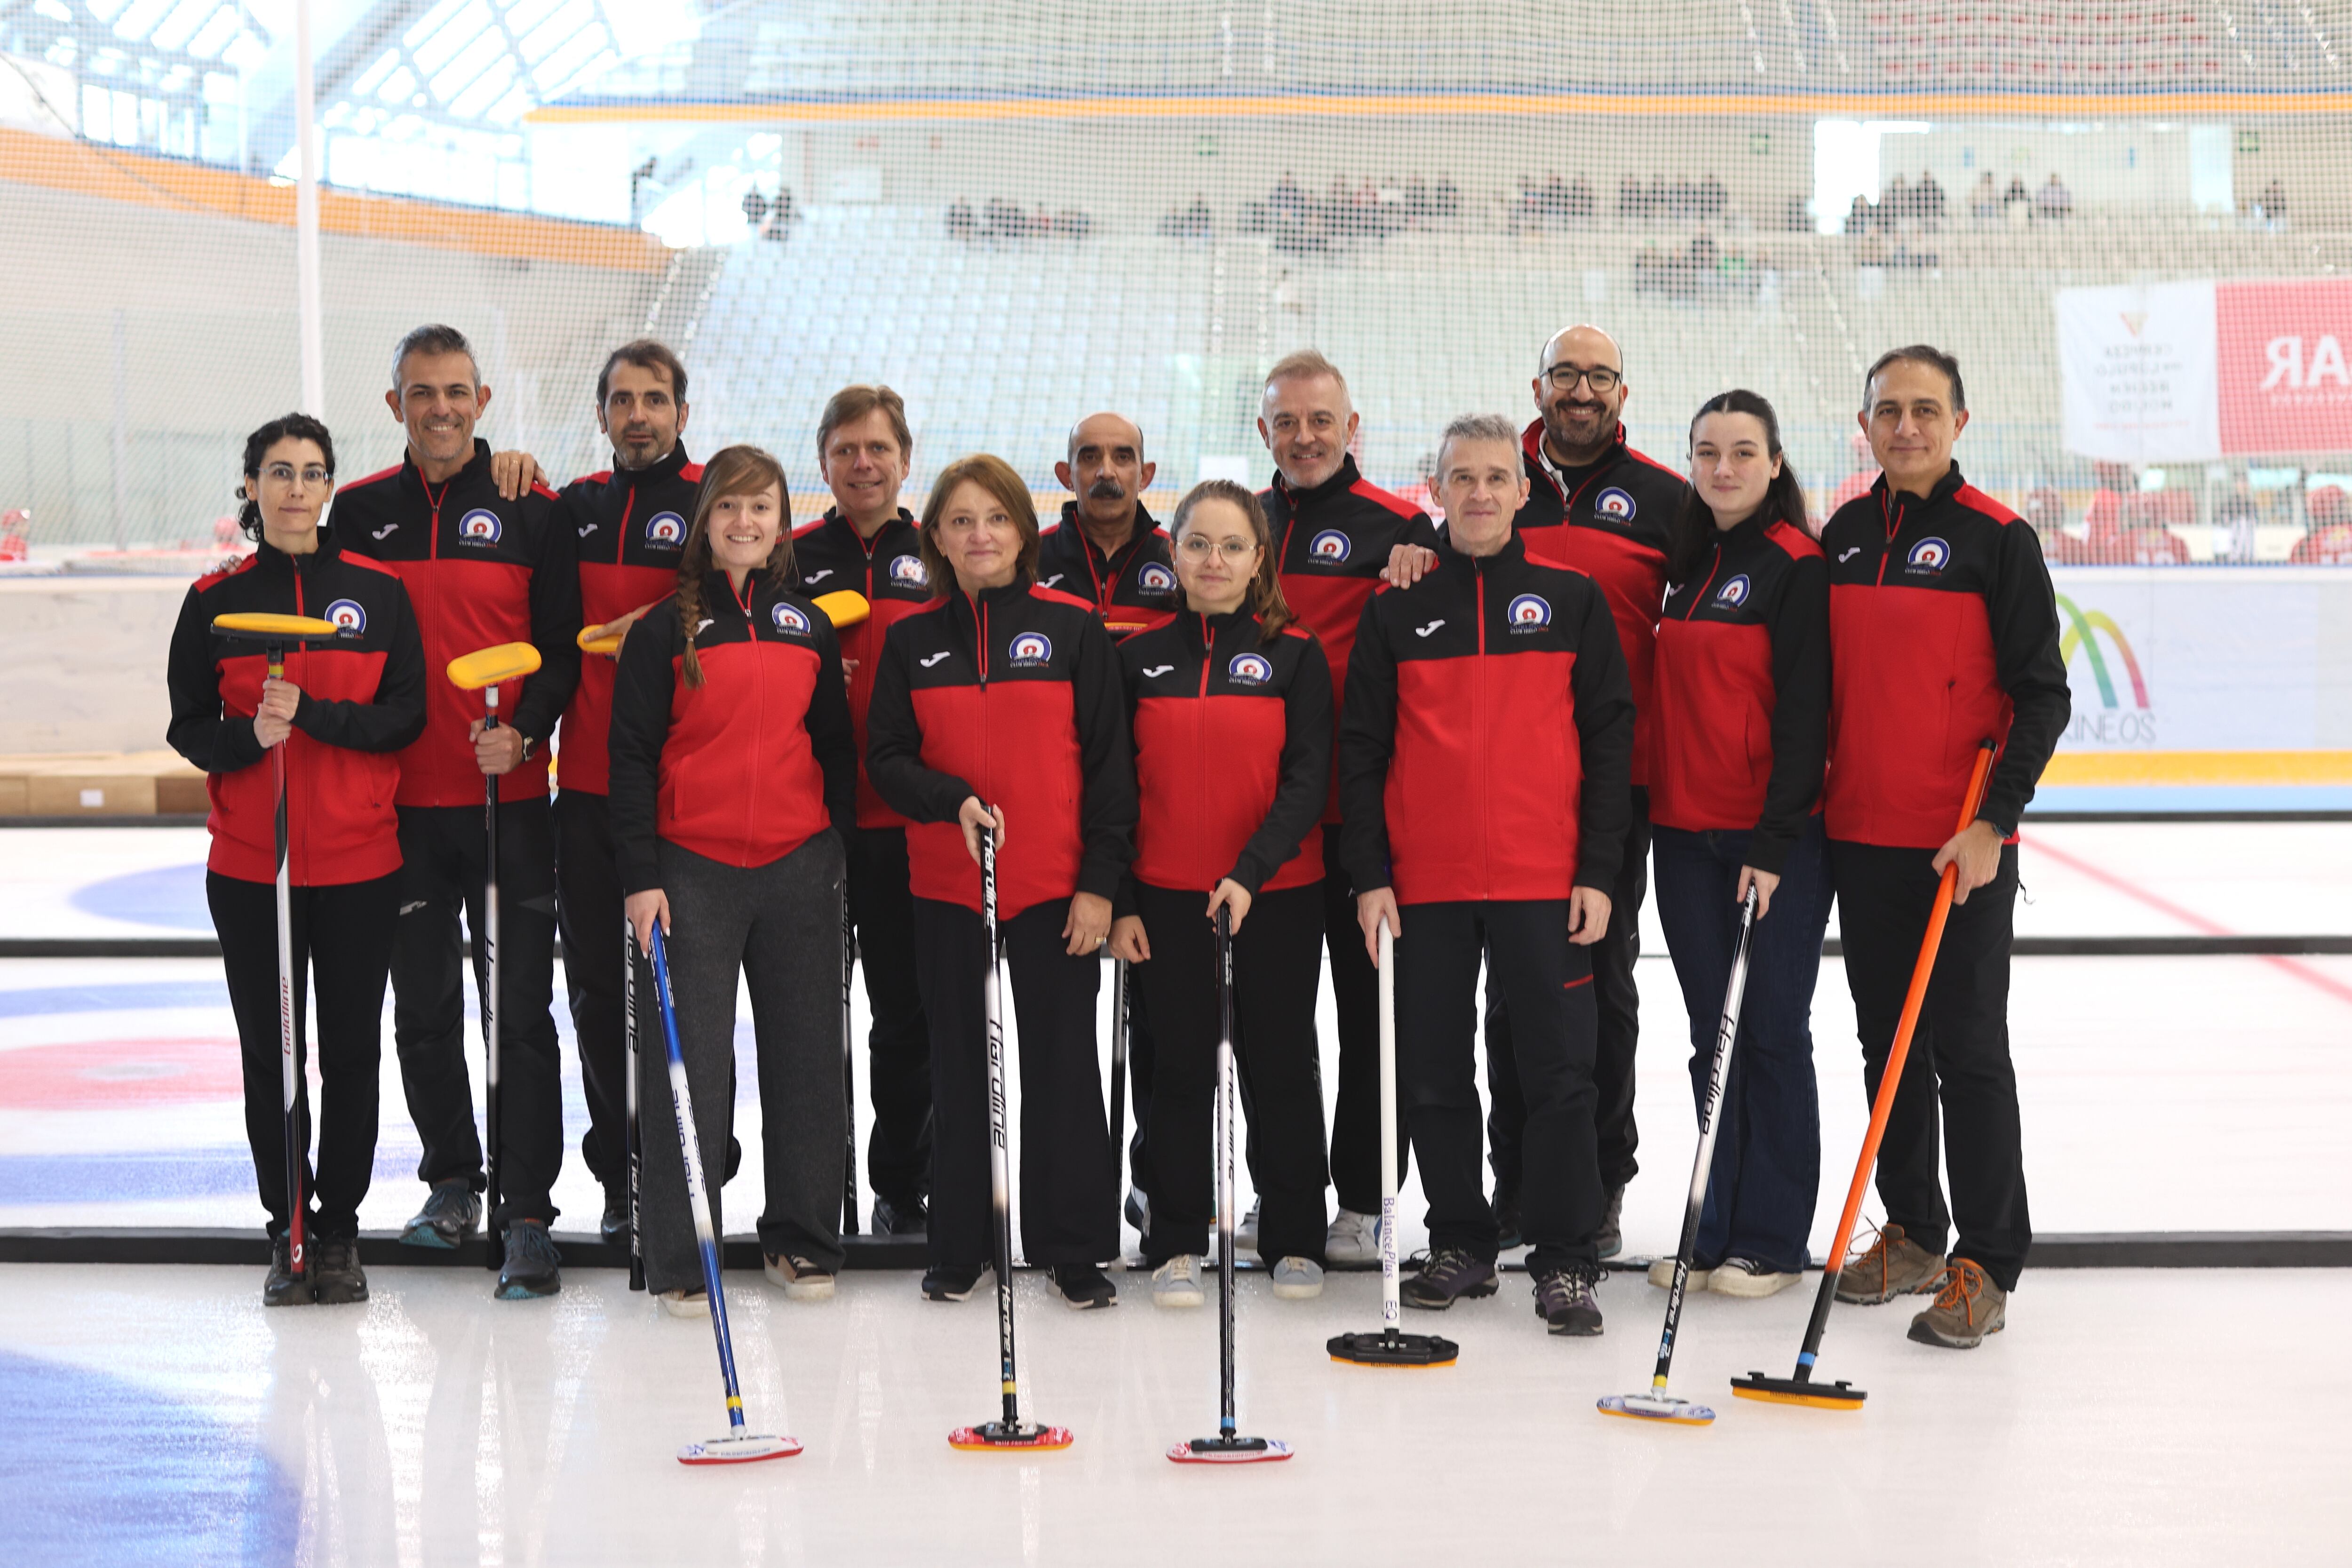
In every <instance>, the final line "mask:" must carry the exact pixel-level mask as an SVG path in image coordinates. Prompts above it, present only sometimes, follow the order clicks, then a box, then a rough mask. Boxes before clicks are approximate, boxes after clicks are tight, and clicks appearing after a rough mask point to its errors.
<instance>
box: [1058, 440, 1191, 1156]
mask: <svg viewBox="0 0 2352 1568" xmlns="http://www.w3.org/2000/svg"><path fill="white" fill-rule="evenodd" d="M1158 471H1159V465H1157V464H1155V463H1147V462H1145V461H1144V460H1143V432H1142V430H1140V429H1139V428H1138V427H1137V426H1136V424H1135V422H1134V421H1133V420H1131V419H1129V418H1126V417H1124V416H1121V415H1117V414H1089V415H1087V416H1086V417H1085V418H1084V419H1081V420H1079V421H1078V422H1077V423H1076V425H1074V426H1071V427H1070V450H1069V456H1068V457H1067V458H1066V459H1065V460H1063V461H1061V462H1058V463H1055V465H1054V478H1055V479H1056V480H1058V481H1059V482H1060V483H1061V485H1062V487H1063V488H1064V489H1067V490H1069V491H1070V492H1071V499H1070V500H1066V501H1064V502H1063V503H1062V516H1061V520H1060V521H1057V522H1055V523H1053V524H1052V525H1050V526H1049V527H1047V528H1046V530H1045V532H1044V534H1043V535H1042V536H1041V537H1040V538H1039V539H1038V541H1037V585H1038V586H1039V587H1041V588H1058V589H1060V590H1061V591H1062V592H1063V593H1065V594H1076V595H1078V596H1079V597H1081V598H1090V599H1092V600H1093V601H1094V603H1095V613H1096V614H1097V615H1098V616H1101V617H1102V620H1103V624H1104V625H1105V626H1108V627H1109V628H1110V634H1111V636H1112V637H1129V636H1131V635H1133V634H1134V633H1136V632H1139V631H1149V630H1150V628H1152V627H1153V626H1166V625H1167V624H1168V623H1169V622H1170V621H1171V620H1172V619H1174V618H1175V615H1176V597H1177V595H1176V567H1175V563H1173V562H1172V561H1171V559H1170V557H1169V554H1168V532H1167V531H1166V530H1165V529H1163V528H1161V527H1160V525H1159V524H1158V523H1156V522H1154V521H1151V513H1150V511H1148V510H1145V509H1144V505H1143V492H1144V491H1145V490H1147V489H1150V488H1151V478H1152V476H1153V475H1154V474H1155V473H1157V472H1158ZM1140 1109H1141V1107H1140V1105H1139V1106H1138V1110H1140Z"/></svg>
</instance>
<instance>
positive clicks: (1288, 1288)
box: [1274, 1258, 1323, 1301]
mask: <svg viewBox="0 0 2352 1568" xmlns="http://www.w3.org/2000/svg"><path fill="white" fill-rule="evenodd" d="M1274 1294H1275V1297H1276V1300H1284V1301H1311V1300H1314V1299H1315V1298H1316V1297H1318V1296H1320V1295H1321V1294H1323V1266H1322V1265H1321V1264H1319V1263H1318V1262H1316V1261H1315V1260H1314V1259H1313V1258H1284V1259H1282V1260H1281V1261H1280V1262H1279V1263H1276V1265H1275V1266H1274Z"/></svg>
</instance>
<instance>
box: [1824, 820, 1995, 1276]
mask: <svg viewBox="0 0 2352 1568" xmlns="http://www.w3.org/2000/svg"><path fill="white" fill-rule="evenodd" d="M1934 858H1935V851H1934V850H1931V849H1890V848H1885V847H1880V846H1877V845H1872V844H1848V843H1843V842H1841V841H1839V840H1837V839H1832V840H1831V841H1830V874H1831V878H1832V880H1833V881H1834V882H1835V883H1836V886H1837V900H1838V930H1839V932H1840V934H1841V935H1842V936H1843V939H1844V944H1845V978H1846V985H1847V987H1848V988H1849V989H1850V990H1852V991H1853V1011H1854V1023H1855V1027H1856V1029H1857V1030H1858V1032H1859V1033H1860V1034H1861V1036H1862V1061H1863V1082H1864V1087H1865V1088H1866V1089H1868V1090H1869V1092H1870V1094H1871V1095H1872V1096H1875V1095H1876V1094H1877V1092H1878V1084H1879V1079H1880V1077H1881V1076H1882V1075H1883V1074H1884V1073H1885V1068H1886V1055H1887V1052H1888V1051H1890V1050H1891V1049H1893V1048H1894V1045H1895V1028H1896V1026H1898V1025H1899V1024H1900V1022H1901V1021H1902V1017H1903V998H1904V994H1905V993H1906V991H1908V990H1909V988H1910V984H1911V971H1912V969H1913V967H1914V966H1915V965H1916V963H1918V959H1919V944H1920V942H1922V941H1923V940H1924V939H1925V937H1926V935H1927V916H1928V912H1929V910H1931V909H1933V907H1934V905H1935V902H1936V883H1937V876H1936V873H1935V872H1934V871H1933V870H1932V869H1930V862H1932V861H1933V860H1934ZM2016 903H2017V846H2016V845H2014V844H2010V845H2004V846H2003V847H2002V848H2001V852H2000V874H1999V875H1997V876H1996V877H1994V878H1993V879H1992V880H1991V881H1990V882H1988V883H1986V884H1985V885H1984V886H1983V887H1981V888H1979V889H1977V890H1976V891H1975V892H1973V893H1970V894H1969V901H1968V902H1967V903H1965V904H1960V903H1956V904H1954V905H1953V906H1952V912H1951V918H1950V919H1949V921H1947V922H1946V924H1945V926H1944V940H1943V942H1942V945H1941V946H1939V947H1938V948H1937V951H1936V968H1935V972H1934V973H1933V974H1932V975H1931V976H1930V977H1929V979H1928V982H1927V1001H1926V1003H1925V1005H1923V1006H1922V1007H1921V1009H1920V1013H1919V1025H1918V1027H1917V1029H1916V1031H1915V1032H1914V1034H1913V1036H1912V1039H1911V1052H1910V1055H1909V1056H1908V1057H1907V1058H1905V1061H1904V1066H1903V1081H1902V1082H1901V1083H1900V1084H1898V1085H1897V1086H1896V1088H1895V1106H1894V1110H1893V1111H1892V1112H1891V1113H1890V1114H1889V1116H1888V1118H1887V1122H1886V1137H1885V1142H1884V1143H1883V1144H1882V1145H1881V1146H1880V1148H1879V1152H1878V1196H1879V1200H1880V1201H1881V1202H1882V1203H1884V1204H1885V1205H1886V1217H1887V1219H1888V1220H1889V1221H1890V1222H1892V1223H1894V1224H1896V1225H1900V1226H1902V1227H1903V1229H1904V1232H1905V1234H1906V1235H1908V1236H1909V1237H1911V1238H1912V1239H1913V1240H1915V1241H1916V1242H1917V1243H1918V1244H1919V1245H1920V1246H1922V1247H1927V1249H1928V1250H1929V1251H1931V1252H1942V1251H1945V1250H1947V1240H1948V1238H1949V1237H1951V1232H1952V1226H1953V1222H1954V1221H1955V1220H1957V1221H1958V1226H1959V1235H1958V1238H1957V1239H1956V1240H1952V1241H1951V1242H1950V1245H1949V1247H1948V1250H1949V1251H1950V1252H1951V1254H1952V1255H1953V1256H1954V1257H1957V1258H1968V1259H1969V1260H1970V1261H1971V1262H1973V1263H1975V1264H1976V1265H1977V1267H1979V1268H1982V1269H1983V1270H1984V1271H1985V1272H1986V1273H1987V1274H1989V1275H1990V1276H1991V1277H1992V1279H1993V1283H1995V1284H1997V1285H1999V1286H2000V1288H2001V1289H2004V1290H2013V1289H2016V1288H2017V1277H2018V1274H2019V1272H2020V1271H2021V1269H2023V1268H2024V1267H2025V1254H2026V1251H2027V1249H2028V1248H2029V1247H2032V1242H2033V1224H2032V1219H2031V1218H2030V1217H2029V1216H2028V1215H2027V1213H2026V1204H2025V1156H2024V1152H2023V1141H2022V1138H2021V1133H2020V1131H2019V1127H2018V1109H2017V1071H2016V1068H2014V1067H2012V1066H2011V1062H2010V1056H2009V952H2010V940H2011V926H2012V919H2013V916H2014V914H2015V910H2016ZM1939 1102H1940V1104H1941V1107H1942V1110H1943V1134H1944V1140H1945V1142H1946V1144H1947V1148H1946V1152H1945V1157H1944V1163H1945V1164H1946V1166H1947V1168H1948V1172H1949V1174H1950V1177H1951V1183H1952V1202H1951V1206H1950V1208H1949V1209H1947V1208H1946V1207H1945V1205H1944V1193H1943V1186H1942V1184H1941V1183H1940V1182H1939V1181H1938V1180H1937V1149H1936V1143H1937V1127H1936V1112H1937V1106H1938V1103H1939Z"/></svg>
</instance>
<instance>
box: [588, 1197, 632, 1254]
mask: <svg viewBox="0 0 2352 1568" xmlns="http://www.w3.org/2000/svg"><path fill="white" fill-rule="evenodd" d="M596 1234H597V1236H598V1237H601V1238H602V1239H603V1241H604V1245H605V1246H607V1247H621V1248H622V1249H624V1250H626V1249H627V1247H628V1245H629V1200H628V1199H626V1198H623V1199H622V1200H621V1201H620V1202H618V1203H614V1201H613V1200H612V1199H611V1198H606V1199H605V1200H604V1214H603V1215H602V1216H601V1217H599V1218H598V1220H597V1221H596Z"/></svg>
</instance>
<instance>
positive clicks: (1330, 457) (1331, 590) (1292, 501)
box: [1257, 350, 1437, 1266]
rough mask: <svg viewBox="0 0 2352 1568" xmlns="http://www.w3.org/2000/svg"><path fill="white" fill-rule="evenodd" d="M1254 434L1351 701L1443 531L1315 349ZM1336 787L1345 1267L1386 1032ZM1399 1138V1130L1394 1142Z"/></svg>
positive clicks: (1301, 591)
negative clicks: (1400, 562) (1365, 646)
mask: <svg viewBox="0 0 2352 1568" xmlns="http://www.w3.org/2000/svg"><path fill="white" fill-rule="evenodd" d="M1263 392H1264V396H1263V398H1262V401H1261V405H1260V408H1259V411H1258V421H1257V429H1258V436H1259V437H1260V438H1261V439H1263V440H1264V441H1265V446H1266V450H1267V451H1268V452H1269V453H1271V454H1272V455H1273V457H1274V466H1275V478H1274V483H1273V485H1272V486H1270V487H1269V488H1267V489H1264V490H1261V491H1259V492H1258V498H1257V499H1258V503H1259V504H1260V505H1261V506H1263V507H1264V508H1265V520H1266V523H1267V526H1268V527H1270V528H1271V529H1272V530H1273V533H1274V539H1275V565H1276V570H1277V571H1278V572H1279V573H1280V574H1281V578H1282V595H1283V598H1284V599H1285V600H1286V602H1287V603H1288V604H1289V605H1290V608H1291V613H1292V614H1293V615H1295V616H1297V617H1298V621H1299V624H1300V625H1301V626H1305V627H1306V628H1307V630H1309V631H1311V632H1313V633H1314V634H1315V636H1316V638H1317V640H1318V641H1319V642H1321V643H1322V645H1323V653H1324V657H1325V658H1328V659H1329V661H1330V664H1331V700H1332V704H1333V706H1334V708H1335V710H1343V709H1344V706H1345V703H1346V700H1347V671H1348V656H1349V650H1350V649H1351V648H1352V647H1354V646H1355V642H1356V626H1357V623H1358V622H1359V620H1360V618H1361V617H1362V616H1363V612H1364V605H1365V604H1366V603H1367V602H1369V601H1370V598H1371V596H1372V593H1373V591H1374V590H1375V589H1377V588H1378V587H1379V586H1380V585H1381V569H1382V568H1383V567H1384V566H1386V565H1387V564H1388V561H1389V557H1390V555H1391V552H1394V551H1395V549H1396V548H1397V547H1398V546H1400V545H1405V544H1412V545H1420V546H1424V547H1431V548H1433V547H1434V546H1435V544H1436V542H1437V531H1436V530H1435V529H1434V528H1433V527H1431V526H1430V521H1429V518H1428V516H1427V515H1426V514H1425V513H1423V511H1422V510H1420V509H1419V508H1417V507H1415V506H1414V505H1413V504H1412V502H1410V501H1408V500H1402V498H1400V497H1397V496H1393V495H1391V494H1390V493H1389V492H1388V491H1386V490H1384V489H1381V488H1380V487H1379V486H1377V485H1375V484H1373V483H1371V482H1370V480H1368V479H1365V478H1364V477H1363V475H1362V474H1360V472H1358V471H1357V468H1356V459H1355V458H1352V457H1350V456H1349V451H1348V448H1349V444H1350V443H1351V442H1353V441H1354V440H1355V438H1356V426H1357V415H1356V410H1355V407H1354V405H1353V404H1352V403H1351V402H1350V401H1349V396H1348V382H1347V378H1346V377H1345V376H1343V375H1341V374H1339V367H1338V366H1337V365H1334V364H1333V363H1331V362H1330V361H1329V360H1328V359H1325V358H1324V357H1323V356H1322V355H1321V354H1319V353H1315V352H1314V351H1312V350H1306V351H1302V352H1300V353H1294V354H1291V355H1289V356H1288V357H1286V358H1285V359H1282V360H1279V361H1277V362H1276V363H1275V366H1274V368H1273V369H1272V370H1270V371H1268V372H1266V377H1265V387H1264V389H1263ZM1339 806H1340V801H1339V785H1338V783H1337V781H1336V780H1335V781H1334V783H1333V784H1332V789H1331V794H1330V797H1329V799H1328V801H1327V802H1326V803H1325V805H1324V809H1323V870H1324V876H1323V934H1324V942H1325V943H1326V944H1327V946H1328V949H1329V952H1330V958H1331V1003H1332V1010H1333V1012H1334V1014H1335V1015H1336V1016H1337V1019H1338V1023H1339V1099H1338V1100H1337V1102H1336V1103H1335V1104H1334V1105H1333V1107H1332V1111H1331V1184H1332V1186H1333V1187H1334V1188H1335V1189H1337V1196H1338V1198H1339V1213H1338V1215H1335V1216H1334V1217H1333V1219H1332V1221H1331V1227H1330V1231H1329V1233H1328V1235H1327V1236H1326V1237H1325V1238H1324V1256H1325V1257H1326V1258H1328V1260H1329V1261H1330V1262H1332V1263H1335V1264H1339V1265H1343V1266H1345V1265H1349V1264H1364V1263H1371V1262H1375V1261H1377V1260H1378V1258H1380V1242H1379V1235H1378V1230H1377V1226H1378V1224H1379V1220H1378V1215H1379V1214H1380V1210H1381V1132H1380V1123H1381V1079H1380V1061H1381V1055H1380V1052H1381V1027H1380V1011H1379V994H1378V985H1377V977H1376V976H1375V975H1374V973H1372V966H1371V964H1370V962H1368V961H1367V960H1366V959H1365V957H1364V953H1363V949H1362V948H1361V946H1360V945H1359V944H1358V943H1357V942H1355V941H1354V940H1353V939H1352V938H1351V937H1349V934H1348V932H1349V927H1350V926H1351V925H1352V924H1353V923H1354V921H1355V918H1356V894H1357V891H1358V890H1359V889H1357V888H1356V887H1355V886H1354V885H1352V884H1351V883H1350V882H1349V879H1348V872H1349V866H1348V864H1347V863H1346V861H1345V859H1344V858H1343V857H1342V856H1341V855H1340V853H1339ZM1400 1136H1402V1135H1400Z"/></svg>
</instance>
